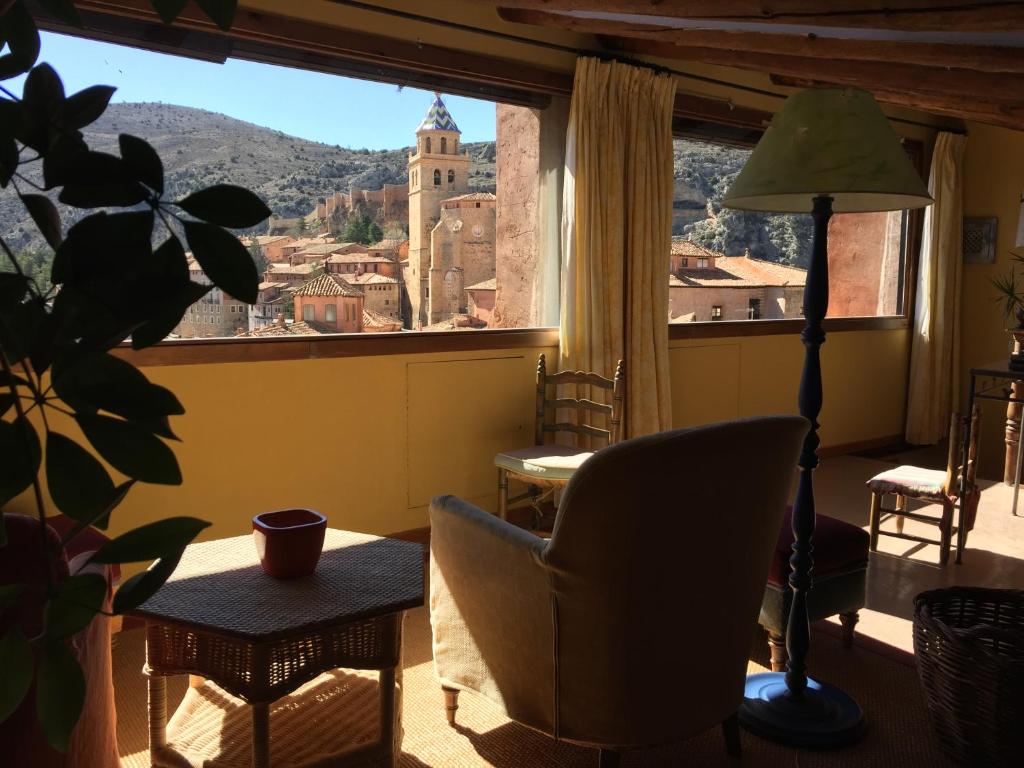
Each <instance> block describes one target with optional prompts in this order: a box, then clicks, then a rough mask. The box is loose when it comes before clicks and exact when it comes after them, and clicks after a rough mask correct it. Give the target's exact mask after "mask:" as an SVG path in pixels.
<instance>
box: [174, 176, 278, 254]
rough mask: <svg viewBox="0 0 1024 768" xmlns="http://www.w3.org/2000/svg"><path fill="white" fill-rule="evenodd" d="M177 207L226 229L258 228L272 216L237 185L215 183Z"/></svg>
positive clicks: (261, 204) (250, 194)
mask: <svg viewBox="0 0 1024 768" xmlns="http://www.w3.org/2000/svg"><path fill="white" fill-rule="evenodd" d="M176 204H177V205H179V206H181V208H183V209H184V210H185V211H186V212H187V213H190V214H192V215H193V216H195V217H196V218H197V219H202V220H203V221H208V222H210V223H211V224H219V225H220V226H222V227H232V228H238V227H255V226H256V225H257V224H259V223H260V222H261V221H264V220H265V219H266V218H267V217H268V216H270V209H269V208H267V205H266V203H264V202H263V201H262V200H260V199H259V197H257V196H256V195H255V194H254V193H252V192H250V191H249V190H248V189H245V187H238V186H235V185H234V184H214V185H213V186H212V187H207V188H206V189H201V190H199V191H198V192H193V193H192V194H191V195H189V196H188V197H186V198H184V199H183V200H178V201H177V203H176ZM189 242H190V243H191V239H190V240H189Z"/></svg>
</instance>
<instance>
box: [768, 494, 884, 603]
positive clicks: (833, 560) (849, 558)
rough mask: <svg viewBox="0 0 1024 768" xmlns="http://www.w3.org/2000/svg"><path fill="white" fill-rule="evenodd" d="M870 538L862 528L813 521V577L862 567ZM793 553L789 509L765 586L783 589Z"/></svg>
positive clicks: (833, 521) (821, 517)
mask: <svg viewBox="0 0 1024 768" xmlns="http://www.w3.org/2000/svg"><path fill="white" fill-rule="evenodd" d="M870 542H871V537H870V536H869V535H868V532H867V531H865V530H864V529H863V528H859V527H857V526H856V525H852V524H851V523H847V522H844V521H842V520H837V519H836V518H834V517H827V516H826V515H820V514H819V515H817V516H816V518H815V521H814V539H813V543H814V576H815V577H824V576H829V575H833V574H836V573H841V572H843V571H847V570H850V569H851V568H857V567H859V566H861V565H864V564H866V563H867V561H868V545H869V544H870ZM792 554H793V508H792V507H789V508H787V509H786V516H785V517H784V518H783V520H782V530H781V531H779V538H778V541H777V542H776V544H775V555H774V557H773V558H772V565H771V568H770V570H769V571H768V583H769V584H773V585H775V586H778V587H781V586H784V585H785V584H786V583H787V582H788V580H789V571H790V567H789V558H790V556H791V555H792Z"/></svg>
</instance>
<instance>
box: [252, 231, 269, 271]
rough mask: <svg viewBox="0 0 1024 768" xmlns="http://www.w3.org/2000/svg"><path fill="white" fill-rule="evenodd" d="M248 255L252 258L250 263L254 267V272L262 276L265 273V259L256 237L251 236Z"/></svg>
mask: <svg viewBox="0 0 1024 768" xmlns="http://www.w3.org/2000/svg"><path fill="white" fill-rule="evenodd" d="M249 255H250V256H252V262H253V264H255V265H256V271H257V272H258V273H259V274H260V275H263V273H264V272H266V271H267V257H266V255H265V254H264V253H263V246H262V245H260V241H259V240H257V239H256V235H253V236H252V239H251V240H250V241H249Z"/></svg>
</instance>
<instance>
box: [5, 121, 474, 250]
mask: <svg viewBox="0 0 1024 768" xmlns="http://www.w3.org/2000/svg"><path fill="white" fill-rule="evenodd" d="M338 130H339V139H341V138H344V136H343V134H344V127H343V126H339V129H338ZM119 133H129V134H132V135H134V136H140V137H142V138H144V139H146V140H147V141H148V142H150V143H151V144H152V145H153V147H154V148H155V149H156V151H157V153H158V154H159V155H160V158H161V159H162V160H163V163H164V171H165V174H166V184H167V190H168V195H170V196H173V195H178V194H185V193H187V192H189V191H191V190H193V189H195V188H197V187H200V186H204V185H210V184H215V183H218V182H230V183H232V184H240V185H242V186H244V187H248V188H249V189H251V190H253V191H254V192H256V193H257V194H258V195H260V197H262V198H263V199H264V200H266V201H267V204H268V205H269V206H270V209H271V210H272V211H273V212H274V215H276V216H286V217H287V216H298V215H300V214H305V213H308V212H309V211H310V210H311V209H312V208H313V205H314V203H315V201H316V199H317V198H318V197H323V196H325V195H327V194H330V193H333V192H334V191H336V190H348V188H349V186H350V185H352V184H355V185H356V186H359V187H363V188H366V189H378V188H380V186H381V185H382V184H384V183H388V184H402V183H405V181H406V178H407V176H406V163H407V159H408V153H409V150H410V149H411V146H410V147H401V148H397V149H390V150H383V151H372V150H366V149H344V148H342V147H340V146H331V145H328V144H319V143H317V142H313V141H307V140H305V139H299V138H296V137H294V136H288V135H287V134H284V133H281V132H280V131H274V130H271V129H269V128H263V127H261V126H258V125H253V124H252V123H246V122H243V121H241V120H235V119H234V118H231V117H228V116H226V115H221V114H217V113H215V112H207V111H205V110H201V109H192V108H190V107H179V106H175V105H172V104H151V103H144V104H111V105H110V107H109V108H108V109H107V111H106V113H104V115H103V116H102V117H101V118H100V119H99V120H97V121H96V122H95V123H93V124H92V125H91V126H89V127H88V128H87V129H86V131H85V134H86V140H87V141H88V142H89V145H90V146H91V147H93V148H94V149H97V150H100V151H104V152H115V153H116V151H117V135H118V134H119ZM411 133H412V132H411V131H410V135H411ZM463 146H464V148H465V149H466V150H467V151H468V152H469V153H470V157H471V158H472V162H471V165H470V186H471V187H473V188H474V189H493V187H494V144H493V142H482V143H476V144H465V145H463ZM32 232H33V227H32V224H31V221H30V220H29V218H28V216H27V215H26V214H25V213H24V211H23V210H22V209H21V206H20V204H19V203H18V201H17V199H16V198H15V197H14V196H13V195H11V194H7V193H5V194H3V195H0V235H2V236H3V237H4V238H5V239H7V241H8V243H9V244H10V245H12V246H13V247H15V248H24V247H27V246H30V245H37V244H38V242H37V241H36V242H31V241H30V237H29V234H30V233H32Z"/></svg>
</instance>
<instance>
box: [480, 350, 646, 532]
mask: <svg viewBox="0 0 1024 768" xmlns="http://www.w3.org/2000/svg"><path fill="white" fill-rule="evenodd" d="M536 386H537V407H536V412H535V420H534V444H533V445H532V446H530V447H529V448H520V449H518V450H512V451H502V452H501V453H499V454H498V455H497V456H495V457H494V465H495V466H496V467H497V468H498V515H499V516H500V517H501V518H502V519H503V520H504V519H506V518H507V517H508V509H509V506H510V505H513V504H517V503H519V502H521V501H523V500H525V499H529V500H530V505H531V506H532V507H533V509H534V515H535V522H537V523H538V524H539V522H540V518H541V516H542V509H541V504H542V503H543V501H544V500H545V499H546V498H547V497H549V496H551V495H553V494H554V492H555V490H556V489H558V488H562V487H564V486H565V485H566V484H567V483H568V482H569V479H570V478H571V477H572V475H573V472H575V471H576V470H577V469H578V468H579V466H580V465H581V464H582V463H583V462H584V461H586V460H587V459H588V458H590V457H591V456H592V455H593V453H594V452H593V450H587V448H586V447H581V446H577V445H558V444H554V443H553V442H549V441H553V440H556V439H557V436H558V434H559V433H568V434H572V435H575V436H577V438H576V440H575V441H574V442H578V438H579V437H583V438H585V439H588V440H590V441H591V442H594V441H597V442H603V445H598V446H596V447H598V448H600V447H604V445H613V444H614V443H617V442H619V440H621V439H622V414H623V404H624V402H625V396H626V373H625V364H624V363H623V361H622V360H619V362H618V365H616V367H615V374H614V376H613V377H612V378H610V379H609V378H605V377H604V376H602V375H600V374H598V373H593V372H586V371H561V372H559V373H548V372H547V362H546V360H545V357H544V355H541V356H540V358H539V359H538V361H537V384H536ZM595 390H597V391H599V392H604V393H608V394H607V395H605V396H604V397H600V396H598V395H597V394H596V393H595ZM609 395H610V396H609ZM604 399H609V400H610V401H611V402H609V403H604V402H600V400H604ZM560 411H561V412H562V413H564V412H565V411H569V412H570V415H571V417H570V419H569V420H566V421H559V418H560V417H561V414H560ZM595 417H597V418H595ZM590 447H593V446H590ZM509 479H516V480H521V481H523V482H525V483H526V484H527V489H526V491H525V492H524V493H521V494H519V495H518V496H515V497H513V498H511V499H510V498H509V497H508V481H509Z"/></svg>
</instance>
